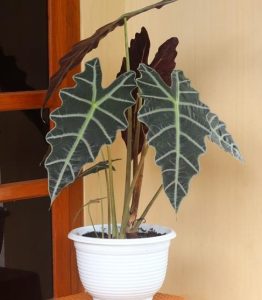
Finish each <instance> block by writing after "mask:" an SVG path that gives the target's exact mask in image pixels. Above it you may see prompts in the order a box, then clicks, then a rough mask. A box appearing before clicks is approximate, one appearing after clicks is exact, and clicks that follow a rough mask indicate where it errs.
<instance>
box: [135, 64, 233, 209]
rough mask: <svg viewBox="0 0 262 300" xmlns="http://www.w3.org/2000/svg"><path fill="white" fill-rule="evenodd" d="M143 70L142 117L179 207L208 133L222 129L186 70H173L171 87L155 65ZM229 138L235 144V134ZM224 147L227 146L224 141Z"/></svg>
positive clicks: (169, 192)
mask: <svg viewBox="0 0 262 300" xmlns="http://www.w3.org/2000/svg"><path fill="white" fill-rule="evenodd" d="M139 71H140V73H141V78H139V79H138V80H137V84H138V86H139V89H140V93H141V96H142V97H143V98H144V105H143V107H142V108H141V110H140V111H139V120H140V121H141V122H143V123H145V124H146V125H147V127H148V129H149V131H148V134H147V140H148V143H149V144H150V145H152V146H154V147H155V149H156V158H155V159H156V163H157V165H159V166H160V167H161V170H162V176H163V184H164V189H165V192H166V194H167V196H168V198H169V200H170V201H171V203H172V205H173V206H174V208H175V209H176V210H177V209H178V207H179V205H180V203H181V200H182V199H183V197H184V196H185V195H186V194H187V192H188V185H189V181H190V179H191V178H192V176H193V175H195V174H196V173H198V171H199V163H198V157H199V155H200V154H202V153H204V152H205V150H206V146H205V142H204V138H205V136H211V140H213V141H215V135H216V139H218V134H219V133H218V132H217V127H216V125H215V127H214V128H212V127H210V120H209V119H208V116H210V114H211V113H210V110H209V108H208V107H207V106H206V105H205V104H203V103H202V102H201V101H200V100H199V97H198V92H197V91H195V90H194V89H193V88H192V87H191V86H190V81H189V80H188V79H187V78H185V76H184V75H183V72H182V71H177V70H174V71H173V72H172V75H171V87H169V86H167V85H166V84H165V83H164V82H163V80H162V79H161V77H160V76H159V74H158V73H157V72H156V71H155V70H153V69H152V68H150V67H148V66H146V65H144V64H141V65H140V67H139ZM212 116H216V115H215V114H212ZM217 120H218V119H217ZM219 122H220V121H219ZM221 124H222V123H221ZM226 134H228V133H226ZM228 136H229V134H228ZM226 141H227V143H228V146H229V147H231V145H232V143H233V139H232V137H231V136H230V138H229V137H228V138H227V139H226ZM234 145H235V144H234ZM222 147H223V148H224V149H225V145H224V144H222ZM233 148H234V149H236V148H235V146H233ZM230 152H231V154H233V155H234V153H237V152H236V150H234V151H230Z"/></svg>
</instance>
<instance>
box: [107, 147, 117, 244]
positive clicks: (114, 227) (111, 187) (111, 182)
mask: <svg viewBox="0 0 262 300" xmlns="http://www.w3.org/2000/svg"><path fill="white" fill-rule="evenodd" d="M106 149H107V156H108V166H109V190H110V200H111V205H110V206H111V216H112V234H113V238H117V236H118V229H117V220H116V203H115V193H114V178H113V167H112V156H111V149H110V147H109V146H107V147H106Z"/></svg>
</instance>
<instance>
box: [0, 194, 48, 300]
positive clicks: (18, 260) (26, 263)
mask: <svg viewBox="0 0 262 300" xmlns="http://www.w3.org/2000/svg"><path fill="white" fill-rule="evenodd" d="M1 211H2V213H1ZM3 211H4V213H3ZM1 216H2V220H3V218H4V221H5V222H4V224H3V222H1V221H0V226H1V224H2V226H1V227H2V229H3V228H4V242H3V247H2V248H3V249H2V253H1V254H0V258H1V259H0V262H1V264H0V298H1V299H3V300H4V299H6V300H45V299H50V298H52V296H53V286H52V282H53V280H52V236H51V211H50V200H49V198H38V199H30V200H23V201H16V202H9V203H7V204H4V205H3V206H2V207H0V219H1ZM3 225H4V226H3ZM1 227H0V231H1ZM0 236H1V235H0Z"/></svg>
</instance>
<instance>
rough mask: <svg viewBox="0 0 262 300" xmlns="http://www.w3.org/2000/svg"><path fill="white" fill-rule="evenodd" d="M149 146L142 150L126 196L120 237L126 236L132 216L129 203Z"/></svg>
mask: <svg viewBox="0 0 262 300" xmlns="http://www.w3.org/2000/svg"><path fill="white" fill-rule="evenodd" d="M148 148H149V147H148V145H146V144H144V147H143V149H142V152H141V158H140V161H139V164H138V167H137V170H136V173H135V174H134V178H133V181H132V183H131V185H130V188H129V190H128V193H127V196H126V199H125V203H124V211H123V215H122V223H121V230H120V238H125V236H126V229H127V226H128V220H129V217H130V211H129V205H130V201H131V197H132V194H133V191H134V188H135V185H136V182H137V180H138V178H139V175H140V172H141V171H142V169H143V165H144V161H145V157H146V153H147V151H148Z"/></svg>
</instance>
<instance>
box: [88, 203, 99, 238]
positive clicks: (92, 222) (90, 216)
mask: <svg viewBox="0 0 262 300" xmlns="http://www.w3.org/2000/svg"><path fill="white" fill-rule="evenodd" d="M87 211H88V215H89V218H90V221H91V224H92V226H93V230H94V233H95V235H96V237H97V238H98V235H97V232H96V228H95V225H94V221H93V218H92V215H91V212H90V205H88V206H87Z"/></svg>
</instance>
